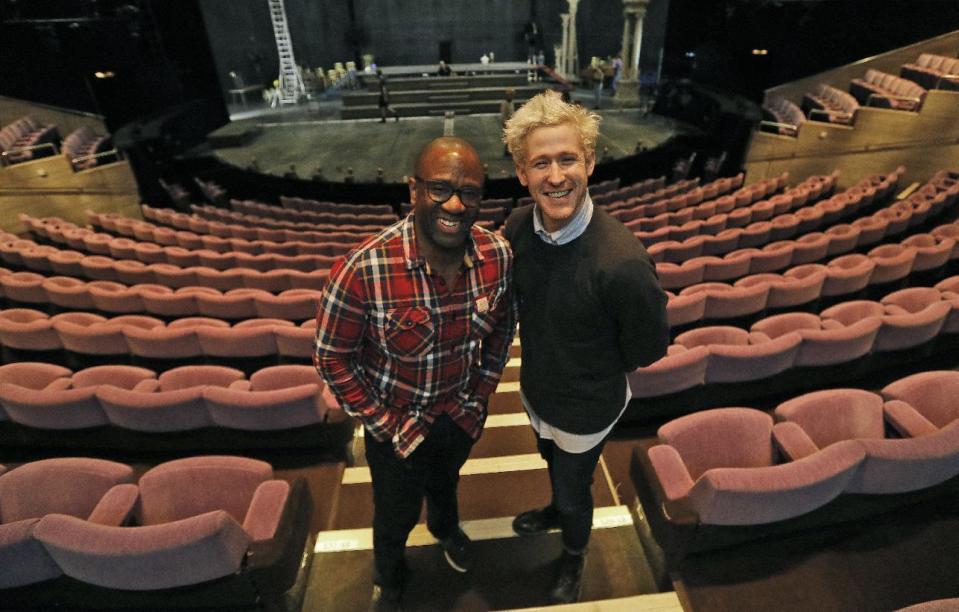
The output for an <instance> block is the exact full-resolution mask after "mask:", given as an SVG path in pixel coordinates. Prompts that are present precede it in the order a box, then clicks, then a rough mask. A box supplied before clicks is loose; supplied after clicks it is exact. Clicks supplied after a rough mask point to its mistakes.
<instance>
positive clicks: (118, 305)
mask: <svg viewBox="0 0 959 612" xmlns="http://www.w3.org/2000/svg"><path fill="white" fill-rule="evenodd" d="M87 290H88V291H89V292H90V299H91V300H92V301H93V304H94V306H96V309H97V310H101V311H103V312H111V313H114V312H116V313H132V312H143V311H144V310H145V309H146V308H145V307H144V305H143V300H142V299H141V298H140V291H139V290H137V289H132V288H130V287H127V286H126V285H122V284H120V283H114V282H111V281H91V282H90V283H88V284H87Z"/></svg>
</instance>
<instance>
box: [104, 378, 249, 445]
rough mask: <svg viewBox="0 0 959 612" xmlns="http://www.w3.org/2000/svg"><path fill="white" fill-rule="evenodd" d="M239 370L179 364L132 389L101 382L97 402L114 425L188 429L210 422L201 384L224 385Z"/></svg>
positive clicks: (146, 429)
mask: <svg viewBox="0 0 959 612" xmlns="http://www.w3.org/2000/svg"><path fill="white" fill-rule="evenodd" d="M242 378H243V372H241V371H239V370H234V369H233V368H225V367H222V366H183V367H179V368H174V369H172V370H168V371H167V372H164V373H163V374H161V375H160V377H159V379H158V381H157V382H156V383H154V384H144V383H141V384H139V385H137V386H136V387H135V388H134V389H132V390H127V389H122V388H120V387H116V386H113V385H101V386H100V387H98V388H97V391H96V395H97V398H98V399H99V400H100V405H101V406H102V407H103V410H104V412H106V414H107V416H108V417H109V419H110V422H111V423H112V424H114V425H116V426H118V427H123V428H126V429H133V430H136V431H152V432H169V431H188V430H191V429H197V428H200V427H206V426H209V425H211V424H212V421H211V420H210V417H209V414H208V413H207V410H206V404H205V403H204V402H203V387H204V386H205V385H217V386H221V387H228V386H229V385H230V384H231V383H233V382H235V381H237V380H241V379H242Z"/></svg>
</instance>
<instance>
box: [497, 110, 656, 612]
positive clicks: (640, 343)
mask: <svg viewBox="0 0 959 612" xmlns="http://www.w3.org/2000/svg"><path fill="white" fill-rule="evenodd" d="M599 119H600V118H599V117H598V116H597V115H596V114H594V113H591V112H589V111H588V110H586V109H585V108H583V107H581V106H578V105H572V104H567V103H565V102H563V101H562V100H561V99H560V96H559V95H558V94H557V93H555V92H544V93H542V94H539V95H537V96H535V97H534V98H532V99H531V100H530V101H528V102H527V103H526V104H525V105H523V106H522V107H521V108H520V109H519V110H517V111H516V113H515V114H514V115H513V117H512V118H511V119H510V120H509V121H508V122H507V123H506V128H505V130H504V137H503V139H504V141H505V142H506V144H507V146H508V147H509V150H510V153H511V154H512V156H513V161H514V164H515V166H516V176H517V177H518V178H519V181H520V183H522V184H523V185H524V186H525V187H526V188H527V189H528V190H529V193H530V195H531V196H532V197H533V201H534V203H533V204H531V205H529V206H524V207H521V208H518V209H516V210H514V211H513V213H512V214H511V215H510V217H509V218H508V219H507V221H506V225H505V229H504V231H503V235H504V236H505V237H506V238H507V239H508V240H509V242H510V244H511V246H512V247H513V254H514V258H515V259H514V270H513V287H514V291H515V295H516V300H517V302H518V306H519V321H520V329H519V333H520V344H521V346H522V350H523V360H522V366H521V371H520V397H521V398H522V401H523V405H524V407H525V408H526V412H527V413H528V414H529V420H530V424H531V425H532V428H533V431H534V433H535V435H536V444H537V448H538V450H539V453H540V455H542V457H543V459H545V460H546V464H547V467H548V472H549V479H550V483H551V485H552V501H551V502H550V503H549V505H547V506H546V507H544V508H539V509H535V510H529V511H527V512H523V513H522V514H520V515H519V516H517V517H516V518H515V519H514V520H513V530H514V531H515V532H516V533H518V534H519V535H524V536H526V535H534V534H541V533H545V532H546V531H548V530H549V529H552V528H559V529H560V530H561V531H562V541H563V552H562V555H561V556H560V558H559V561H558V564H557V568H556V574H555V579H554V583H553V585H552V589H551V591H550V599H551V602H552V603H570V602H574V601H577V600H578V599H579V594H580V588H581V584H582V574H583V569H584V567H585V564H586V550H587V545H588V543H589V536H590V531H591V528H592V519H593V498H592V494H591V492H590V487H591V485H592V482H593V473H594V471H595V470H596V465H597V463H598V461H599V457H600V454H601V452H602V450H603V445H604V444H605V441H606V438H607V436H608V435H609V433H610V431H611V430H612V428H613V426H614V425H615V424H616V422H617V421H618V420H619V418H620V416H621V415H622V413H623V411H624V410H625V409H626V405H627V403H628V402H629V400H630V392H629V385H628V383H627V380H626V373H627V372H631V371H632V370H634V369H636V368H638V367H641V366H646V365H649V364H651V363H653V362H654V361H656V360H657V359H659V358H660V357H662V356H663V355H665V354H666V348H667V346H668V345H669V327H668V324H667V321H666V294H665V293H664V292H663V290H662V288H660V285H659V281H658V279H657V276H656V268H655V266H654V264H653V262H652V260H651V259H650V257H649V255H648V254H647V252H646V250H645V249H644V248H643V245H642V244H641V243H640V242H639V240H638V239H637V238H636V237H635V236H634V235H633V234H632V232H630V231H629V230H628V229H627V228H626V227H625V226H624V225H623V224H622V223H620V222H619V221H617V220H616V219H614V218H613V217H611V216H610V215H609V214H608V213H607V212H606V211H605V210H604V209H603V208H601V207H598V206H594V205H593V202H592V200H591V199H590V196H589V191H588V180H589V177H590V175H592V173H593V168H594V166H595V163H596V138H597V135H598V132H599Z"/></svg>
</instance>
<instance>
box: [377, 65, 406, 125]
mask: <svg viewBox="0 0 959 612" xmlns="http://www.w3.org/2000/svg"><path fill="white" fill-rule="evenodd" d="M376 80H377V84H378V85H379V88H380V96H379V98H378V99H377V101H376V105H377V106H379V107H380V123H386V114H387V113H391V114H392V115H393V119H394V120H396V121H399V120H400V114H399V113H398V112H396V109H394V108H393V107H391V106H390V90H389V89H387V87H386V77H385V76H383V71H382V70H380V69H379V68H377V69H376Z"/></svg>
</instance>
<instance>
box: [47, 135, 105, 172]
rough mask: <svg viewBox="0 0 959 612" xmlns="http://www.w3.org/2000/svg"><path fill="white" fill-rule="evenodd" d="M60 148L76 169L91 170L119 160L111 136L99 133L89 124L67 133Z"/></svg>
mask: <svg viewBox="0 0 959 612" xmlns="http://www.w3.org/2000/svg"><path fill="white" fill-rule="evenodd" d="M60 148H61V151H62V152H63V154H64V156H66V158H67V160H68V161H69V162H70V166H71V167H72V168H73V169H74V170H89V169H90V168H94V167H96V166H99V165H101V164H105V163H110V162H114V161H116V160H117V150H116V149H114V148H113V139H112V138H111V136H110V135H109V134H98V133H96V132H94V131H93V130H91V129H90V128H88V127H87V126H81V127H78V128H77V129H75V130H73V131H72V132H70V133H69V134H67V137H66V138H64V139H63V143H62V144H61V147H60Z"/></svg>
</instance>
